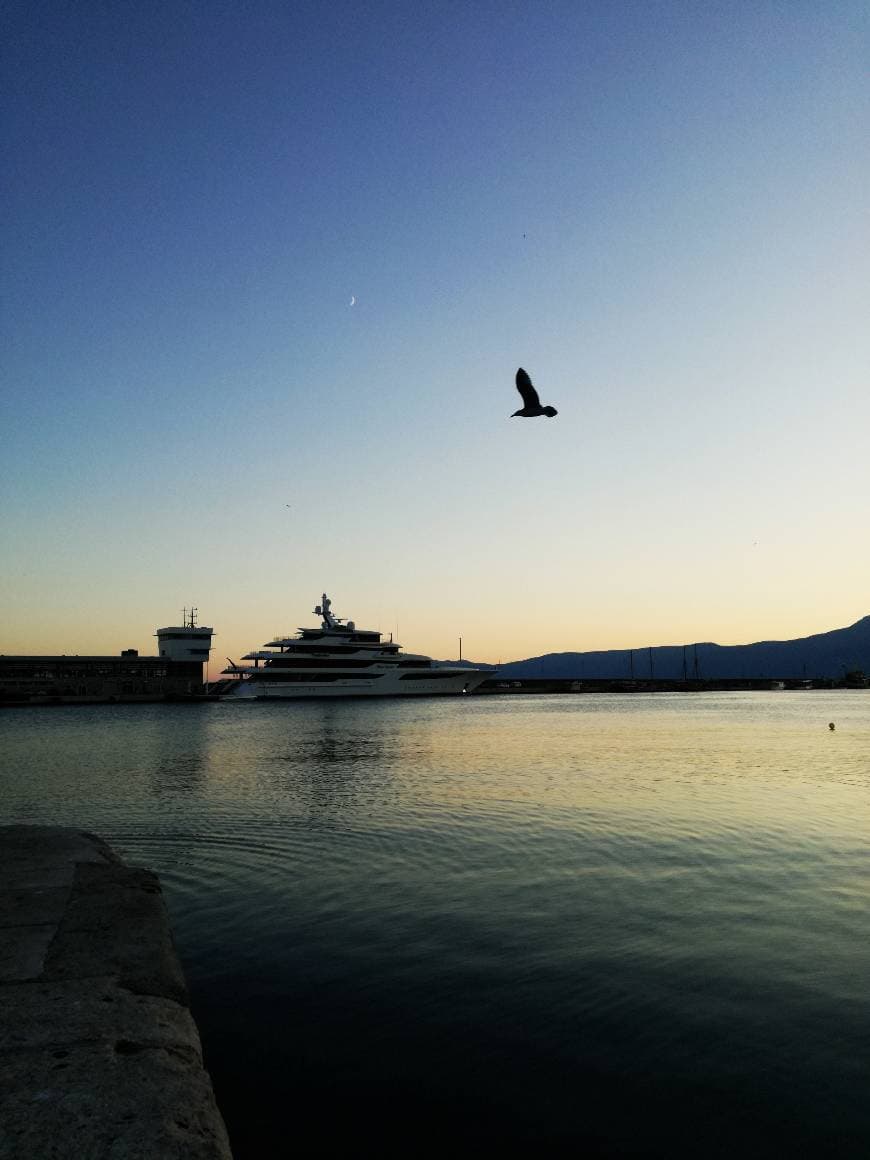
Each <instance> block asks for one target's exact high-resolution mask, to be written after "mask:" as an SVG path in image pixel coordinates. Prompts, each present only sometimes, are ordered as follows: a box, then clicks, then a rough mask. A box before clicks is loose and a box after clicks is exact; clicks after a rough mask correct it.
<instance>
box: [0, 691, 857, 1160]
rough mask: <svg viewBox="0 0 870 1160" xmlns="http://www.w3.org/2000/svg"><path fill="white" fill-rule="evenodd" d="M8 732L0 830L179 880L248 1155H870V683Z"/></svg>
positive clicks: (186, 959) (160, 709)
mask: <svg viewBox="0 0 870 1160" xmlns="http://www.w3.org/2000/svg"><path fill="white" fill-rule="evenodd" d="M829 721H833V722H834V723H835V725H836V729H835V730H834V731H833V732H832V731H831V730H830V729H829V728H828V722H829ZM0 741H2V752H3V772H2V774H0V821H3V822H19V821H20V822H50V823H60V824H67V825H76V826H81V827H85V828H87V829H90V830H94V831H97V832H99V833H100V834H102V835H103V836H105V837H106V838H107V839H108V840H109V841H110V842H111V843H112V844H113V845H114V846H115V847H116V848H117V849H118V850H119V852H121V853H122V854H123V855H124V856H125V857H126V858H127V859H129V860H131V861H133V862H135V863H138V864H142V865H147V866H149V867H151V868H153V869H155V870H156V871H158V873H159V874H160V876H161V879H162V882H163V886H164V890H165V894H166V900H167V903H168V905H169V909H170V912H171V915H172V919H173V925H174V931H175V936H176V942H177V945H178V949H179V953H180V955H181V958H182V961H183V963H184V966H185V969H186V972H187V976H188V980H189V982H190V985H191V991H192V997H193V1008H194V1014H195V1016H196V1018H197V1021H198V1024H199V1027H200V1031H201V1033H202V1038H203V1043H204V1047H205V1052H206V1062H207V1064H208V1066H209V1069H210V1070H211V1072H212V1076H213V1079H214V1082H215V1087H216V1090H217V1094H218V1100H219V1102H220V1104H221V1108H222V1110H223V1112H224V1116H225V1118H226V1120H227V1123H228V1127H229V1130H230V1135H231V1138H232V1141H233V1145H234V1148H235V1151H236V1155H237V1157H238V1160H247V1158H251V1157H256V1158H260V1157H272V1156H284V1155H286V1156H291V1155H292V1156H299V1155H332V1154H336V1155H337V1154H342V1155H347V1154H351V1153H352V1154H360V1153H361V1152H362V1153H366V1154H378V1153H382V1154H402V1155H414V1154H419V1153H421V1152H433V1151H436V1152H441V1151H444V1150H450V1151H452V1152H456V1153H459V1154H460V1155H464V1154H469V1155H470V1154H472V1153H476V1154H479V1153H481V1151H482V1150H485V1151H486V1152H487V1153H490V1152H497V1151H504V1150H506V1149H514V1150H516V1149H517V1148H520V1149H522V1150H524V1151H531V1150H535V1151H536V1152H538V1153H544V1154H546V1153H547V1152H562V1151H565V1152H567V1151H568V1150H571V1151H573V1152H576V1153H577V1154H578V1155H590V1156H598V1155H610V1156H668V1157H672V1156H680V1157H682V1156H686V1157H688V1156H693V1157H704V1156H778V1157H779V1156H792V1155H803V1156H821V1155H831V1156H844V1157H845V1156H856V1157H857V1156H862V1157H863V1156H866V1155H870V1084H868V1080H870V862H868V851H870V693H865V692H861V691H855V692H833V693H827V692H816V691H808V692H796V693H790V692H770V693H747V694H740V693H736V694H734V693H731V694H716V693H707V694H695V695H678V694H677V695H669V694H658V695H645V694H635V695H632V696H614V695H611V696H607V695H600V696H595V695H585V696H570V695H563V696H502V697H496V696H493V697H485V696H483V697H469V698H463V699H444V700H441V699H435V700H410V699H409V700H407V701H402V702H396V701H383V702H380V701H369V702H365V703H360V702H353V701H348V702H332V703H330V702H319V703H309V704H303V705H294V704H292V703H289V704H284V705H259V704H250V705H244V704H220V703H218V704H209V705H202V706H184V705H177V706H172V705H161V706H156V705H155V706H141V707H123V706H106V707H94V708H77V707H69V708H55V709H39V710H4V711H3V712H2V713H0Z"/></svg>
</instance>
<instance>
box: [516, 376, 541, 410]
mask: <svg viewBox="0 0 870 1160" xmlns="http://www.w3.org/2000/svg"><path fill="white" fill-rule="evenodd" d="M517 390H518V391H519V392H520V394H521V395H522V397H523V402H524V403H525V405H526V406H527V407H540V405H541V400H540V399H539V398H538V392H537V391H536V390H535V388H534V387H533V386H532V380H531V379H530V378H529V376H528V375H527V374H526V372H525V371H524V370H523V368H522V367H520V369H519V370H518V371H517Z"/></svg>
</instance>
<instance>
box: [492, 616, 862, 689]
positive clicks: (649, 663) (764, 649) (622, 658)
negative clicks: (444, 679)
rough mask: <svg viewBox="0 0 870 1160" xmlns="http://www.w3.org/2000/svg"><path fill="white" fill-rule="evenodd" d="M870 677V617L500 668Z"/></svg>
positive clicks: (606, 674) (513, 672)
mask: <svg viewBox="0 0 870 1160" xmlns="http://www.w3.org/2000/svg"><path fill="white" fill-rule="evenodd" d="M856 669H857V670H863V671H864V672H865V673H870V615H868V616H864V617H862V618H861V619H860V620H857V621H856V622H855V623H854V624H852V625H849V626H848V627H846V628H834V629H831V630H829V631H828V632H820V633H814V634H813V635H811V636H803V637H797V638H795V639H794V640H784V641H783V640H762V641H756V642H754V643H752V644H731V645H721V644H715V643H714V642H712V641H703V642H700V641H697V642H692V643H691V644H678V645H652V646H647V647H644V648H636V649H607V650H598V651H595V652H561V653H545V654H543V655H542V656H537V657H528V658H526V659H525V660H520V661H509V662H508V663H507V664H502V665H499V666H498V674H499V676H504V677H514V678H517V679H521V678H531V677H550V678H555V679H563V680H582V679H601V680H608V679H610V680H627V679H631V678H632V677H635V678H638V679H650V678H652V679H660V680H680V679H682V678H684V677H687V678H689V679H701V680H717V679H721V678H738V679H739V678H771V679H783V678H790V679H808V680H809V679H815V678H824V679H834V680H837V679H840V678H842V677H843V676H844V675H845V674H846V673H848V672H852V671H854V670H856Z"/></svg>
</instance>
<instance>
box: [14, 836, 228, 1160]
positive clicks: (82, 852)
mask: <svg viewBox="0 0 870 1160" xmlns="http://www.w3.org/2000/svg"><path fill="white" fill-rule="evenodd" d="M157 1157H159V1158H160V1160H176V1158H177V1160H182V1158H184V1160H231V1152H230V1146H229V1141H228V1139H227V1133H226V1128H225V1127H224V1123H223V1120H222V1119H221V1115H220V1112H219V1111H218V1109H217V1105H216V1103H215V1098H214V1092H213V1090H212V1085H211V1080H210V1079H209V1076H208V1073H207V1072H206V1071H205V1069H204V1067H203V1062H202V1049H201V1046H200V1041H199V1034H198V1032H197V1030H196V1026H195V1024H194V1022H193V1019H192V1017H191V1014H190V1011H189V1010H188V1007H187V988H186V985H185V981H184V976H183V974H182V971H181V967H180V965H179V962H178V959H177V957H176V954H175V950H174V947H173V944H172V936H171V933H170V929H169V920H168V916H167V913H166V908H165V905H164V903H163V898H162V895H161V891H160V883H159V881H158V879H157V877H156V875H154V874H152V873H151V872H150V871H148V870H141V869H135V868H132V867H129V866H125V865H124V864H123V863H122V862H121V861H120V859H119V858H118V856H117V855H116V854H115V853H114V851H113V850H111V849H110V848H109V847H108V846H107V845H106V844H105V842H103V841H101V840H100V839H99V838H97V837H95V836H94V835H92V834H87V833H83V832H82V831H79V830H72V829H60V828H55V827H45V826H3V827H0V1158H2V1160H36V1158H39V1160H84V1158H93V1160H97V1158H99V1160H155V1158H157Z"/></svg>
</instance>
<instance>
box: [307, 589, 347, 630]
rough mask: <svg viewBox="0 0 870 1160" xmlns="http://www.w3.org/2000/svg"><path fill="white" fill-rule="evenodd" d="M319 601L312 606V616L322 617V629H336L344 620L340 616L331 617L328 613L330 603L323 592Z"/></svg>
mask: <svg viewBox="0 0 870 1160" xmlns="http://www.w3.org/2000/svg"><path fill="white" fill-rule="evenodd" d="M320 600H321V603H320V604H316V605H315V606H314V615H315V616H322V617H323V627H324V628H338V626H339V625H340V624H341V622H342V620H343V619H344V618H343V617H341V616H333V615H332V613H331V612H330V611H329V610H330V608H331V607H332V601H331V600H330V599H329V597H328V596H327V595H326V593H325V592H324V593H323V595H322V596H321V598H320Z"/></svg>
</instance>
